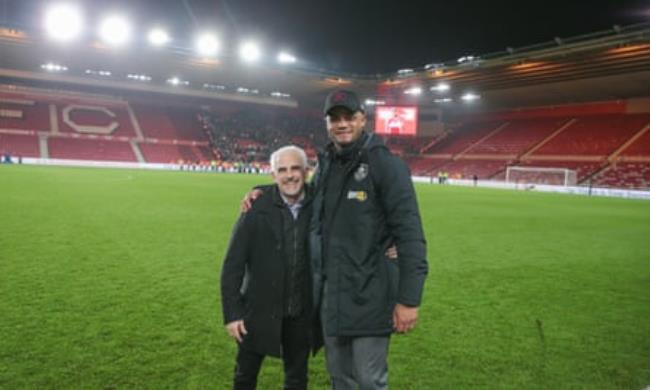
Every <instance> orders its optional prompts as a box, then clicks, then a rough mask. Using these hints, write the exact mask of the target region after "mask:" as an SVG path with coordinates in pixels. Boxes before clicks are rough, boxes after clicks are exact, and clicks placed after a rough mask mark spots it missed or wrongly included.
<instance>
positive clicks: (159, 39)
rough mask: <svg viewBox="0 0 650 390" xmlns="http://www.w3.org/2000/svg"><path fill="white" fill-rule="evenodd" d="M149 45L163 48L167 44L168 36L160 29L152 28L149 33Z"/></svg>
mask: <svg viewBox="0 0 650 390" xmlns="http://www.w3.org/2000/svg"><path fill="white" fill-rule="evenodd" d="M148 38H149V43H151V44H152V45H154V46H164V45H165V44H167V43H168V42H169V35H168V34H167V32H166V31H165V30H163V29H161V28H154V29H152V30H151V31H149V36H148Z"/></svg>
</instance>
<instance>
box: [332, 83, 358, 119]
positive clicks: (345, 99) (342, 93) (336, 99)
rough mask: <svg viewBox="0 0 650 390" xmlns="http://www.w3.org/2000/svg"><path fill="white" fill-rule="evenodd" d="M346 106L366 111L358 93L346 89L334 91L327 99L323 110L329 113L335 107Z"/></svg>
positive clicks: (351, 109) (353, 109) (353, 110)
mask: <svg viewBox="0 0 650 390" xmlns="http://www.w3.org/2000/svg"><path fill="white" fill-rule="evenodd" d="M339 106H340V107H345V108H347V109H348V110H350V111H352V112H357V111H361V112H365V108H364V107H363V104H361V101H360V100H359V97H358V96H357V94H356V93H354V92H352V91H346V90H343V89H341V90H338V91H332V92H330V94H329V95H327V98H326V99H325V108H324V109H323V112H324V113H325V115H327V113H328V112H330V110H331V109H332V108H334V107H339Z"/></svg>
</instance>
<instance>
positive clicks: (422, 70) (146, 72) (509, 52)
mask: <svg viewBox="0 0 650 390" xmlns="http://www.w3.org/2000/svg"><path fill="white" fill-rule="evenodd" d="M0 53H2V55H1V56H0V78H1V79H0V80H2V79H4V80H5V82H7V81H9V82H13V81H18V82H34V81H36V82H46V83H55V84H57V85H61V84H64V85H65V84H67V85H84V86H92V87H96V88H104V89H106V88H108V89H113V90H123V91H129V90H131V91H147V92H155V93H164V94H169V95H183V96H194V97H197V98H206V99H220V100H229V101H247V102H253V103H263V104H272V105H278V106H287V107H296V106H298V105H300V106H302V107H307V108H313V109H317V108H319V107H320V104H321V101H322V98H323V96H324V95H325V94H326V93H327V91H329V90H331V89H333V88H337V87H345V88H351V89H355V90H358V91H360V92H361V93H362V94H363V95H364V97H366V98H369V99H373V100H380V101H383V102H386V103H396V104H418V105H419V106H421V107H423V108H426V107H434V106H436V105H445V106H446V107H450V108H453V107H454V104H455V103H454V102H450V103H452V104H448V103H447V102H441V100H445V99H451V100H453V101H455V102H458V101H459V99H460V96H461V95H462V94H465V93H467V92H474V93H476V94H478V95H480V96H481V97H482V99H481V101H480V104H475V105H474V107H475V109H476V107H480V108H481V109H493V108H507V107H517V106H529V105H542V104H561V103H569V102H581V101H593V100H610V99H623V98H630V97H637V96H647V91H648V90H650V23H642V24H637V25H632V26H626V27H625V26H624V27H620V26H615V27H613V28H612V29H609V30H604V31H600V32H597V33H593V34H587V35H582V36H577V37H573V38H563V39H560V38H558V39H555V40H553V41H550V42H545V43H542V44H536V45H529V46H525V47H521V48H507V49H506V50H503V51H500V52H495V53H491V54H481V53H478V54H477V55H472V56H465V58H462V59H456V60H450V61H445V62H439V63H431V64H428V65H426V66H421V67H417V68H413V69H408V70H400V71H395V72H390V73H385V74H376V73H375V74H367V75H350V74H346V73H340V72H331V71H325V70H323V69H321V68H319V67H315V66H312V65H309V64H307V63H301V64H299V65H295V66H282V65H279V64H270V63H263V64H257V65H246V64H242V63H241V62H239V61H237V59H236V58H234V56H232V55H224V56H220V57H216V58H213V59H202V58H200V57H198V56H196V55H195V54H194V53H192V51H191V50H190V49H188V48H186V47H185V48H184V47H178V46H176V47H172V48H169V49H166V50H160V49H158V48H152V47H147V46H146V45H139V46H136V47H134V48H127V49H114V48H111V47H109V46H108V45H106V44H104V43H101V42H100V41H98V40H87V41H85V42H83V43H81V44H76V45H61V44H55V43H53V42H51V41H50V40H48V39H47V38H46V37H45V36H44V34H43V32H42V31H39V30H38V29H35V30H21V29H16V28H3V29H0ZM48 63H49V64H51V67H50V68H49V70H50V71H47V70H48V69H45V70H44V69H42V68H41V67H42V66H43V65H45V64H48ZM55 64H56V65H60V66H63V67H65V69H66V70H65V71H64V72H57V71H56V70H62V69H63V68H56V65H55ZM100 72H105V73H104V74H100ZM106 72H110V74H107V73H106ZM439 82H445V83H447V84H449V85H450V91H449V92H447V93H445V94H443V93H439V92H435V91H430V88H435V87H436V85H437V84H438V83H439ZM184 83H187V84H188V85H184ZM413 87H419V88H421V89H422V90H423V94H422V95H420V96H414V95H412V94H406V93H405V92H407V91H408V90H409V89H411V88H413ZM436 101H438V103H436ZM457 106H458V107H465V106H463V105H457Z"/></svg>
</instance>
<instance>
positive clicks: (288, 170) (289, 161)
mask: <svg viewBox="0 0 650 390" xmlns="http://www.w3.org/2000/svg"><path fill="white" fill-rule="evenodd" d="M271 175H272V176H273V181H275V184H277V185H278V189H279V190H280V193H281V194H282V195H284V197H285V198H286V199H287V200H288V201H291V202H295V201H297V200H298V199H300V196H301V195H302V191H303V188H304V186H305V179H306V178H307V167H306V166H305V165H304V161H303V160H302V158H301V157H300V154H298V153H297V152H296V151H295V150H287V151H285V152H283V153H280V154H279V155H278V156H277V157H276V160H275V167H274V170H273V172H271Z"/></svg>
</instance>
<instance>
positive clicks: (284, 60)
mask: <svg viewBox="0 0 650 390" xmlns="http://www.w3.org/2000/svg"><path fill="white" fill-rule="evenodd" d="M278 62H279V63H281V64H293V63H295V62H296V57H294V56H293V55H291V54H289V53H286V52H280V53H279V54H278Z"/></svg>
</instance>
